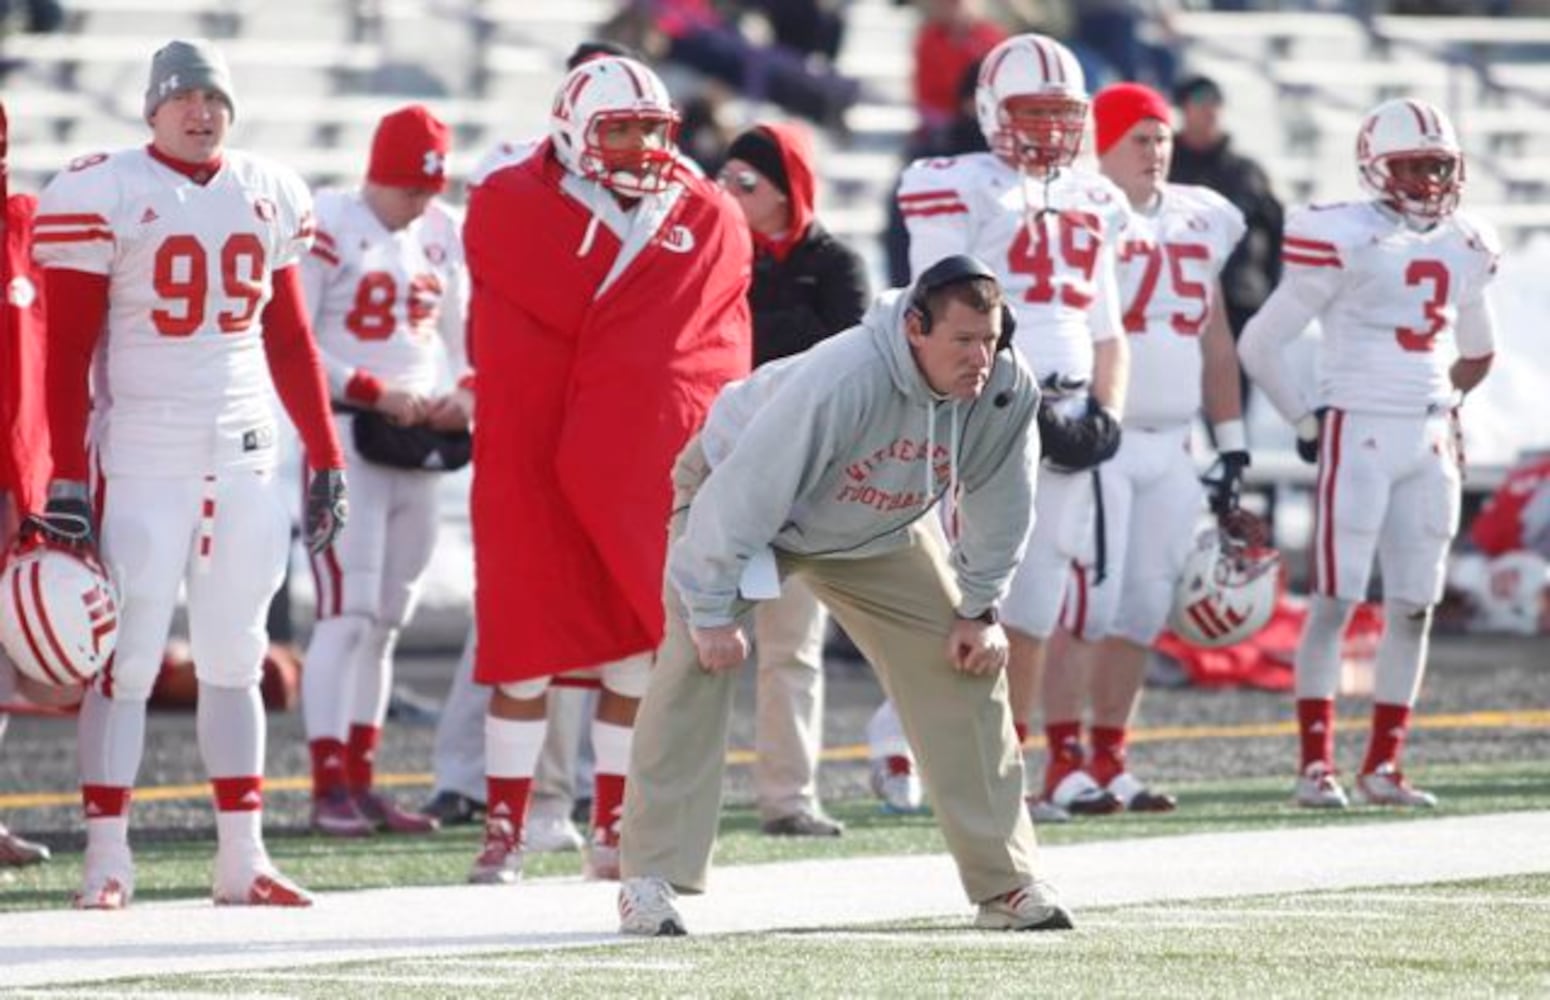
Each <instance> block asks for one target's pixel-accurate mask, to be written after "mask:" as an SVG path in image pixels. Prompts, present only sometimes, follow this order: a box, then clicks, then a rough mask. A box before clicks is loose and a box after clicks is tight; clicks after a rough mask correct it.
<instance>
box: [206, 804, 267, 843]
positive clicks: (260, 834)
mask: <svg viewBox="0 0 1550 1000" xmlns="http://www.w3.org/2000/svg"><path fill="white" fill-rule="evenodd" d="M215 834H216V838H217V839H216V843H217V844H218V845H219V850H222V851H227V850H239V851H245V852H251V851H257V852H259V853H262V852H263V850H264V811H263V810H262V809H246V810H243V811H242V812H218V813H216V814H215Z"/></svg>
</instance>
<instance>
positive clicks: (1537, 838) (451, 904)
mask: <svg viewBox="0 0 1550 1000" xmlns="http://www.w3.org/2000/svg"><path fill="white" fill-rule="evenodd" d="M1547 845H1550V811H1544V812H1521V813H1505V814H1496V815H1485V816H1465V817H1439V818H1436V819H1417V820H1414V821H1410V822H1389V823H1374V824H1359V825H1352V826H1338V827H1330V828H1324V829H1307V828H1303V829H1295V830H1270V831H1256V832H1247V833H1209V834H1192V835H1188V836H1180V837H1144V838H1136V839H1131V840H1118V841H1102V842H1098V843H1091V844H1076V845H1069V846H1064V847H1050V848H1044V849H1042V854H1041V857H1042V863H1043V864H1044V866H1045V868H1046V870H1047V872H1048V875H1049V877H1050V878H1052V879H1053V880H1055V881H1056V883H1057V884H1058V885H1059V886H1060V887H1061V889H1062V891H1063V893H1064V896H1065V899H1066V902H1067V904H1068V905H1069V906H1070V907H1071V908H1072V909H1073V910H1074V911H1075V915H1076V920H1077V923H1078V925H1080V923H1081V920H1082V911H1083V910H1085V909H1090V908H1093V907H1099V906H1116V905H1124V904H1136V903H1158V902H1165V901H1173V900H1201V899H1220V898H1227V897H1236V896H1251V895H1261V894H1266V893H1288V892H1305V891H1311V890H1333V889H1351V888H1382V887H1390V886H1403V885H1418V884H1425V883H1429V882H1446V881H1458V880H1463V879H1476V878H1489V877H1495V876H1503V875H1518V874H1527V873H1535V872H1550V846H1547ZM616 891H617V890H616V887H615V886H613V885H611V884H604V883H587V882H582V881H580V880H579V879H578V878H565V879H539V880H534V881H531V882H527V883H524V884H522V885H518V886H515V887H488V886H451V887H432V888H411V889H376V890H367V891H360V892H339V893H328V894H325V895H323V896H321V897H320V898H319V900H318V903H317V905H316V906H314V907H313V908H311V909H310V910H267V909H249V908H244V907H212V906H210V905H209V904H208V903H204V902H202V901H194V900H186V901H179V902H170V903H147V904H140V905H137V906H135V907H133V908H131V909H129V910H127V911H124V912H120V913H93V912H84V913H83V912H75V911H70V910H50V911H39V912H28V913H14V914H3V915H0V988H14V987H27V986H44V985H56V984H61V983H80V982H89V981H97V980H103V979H109V978H119V977H126V976H148V975H168V974H176V973H191V972H220V971H233V972H235V971H240V970H252V969H266V968H267V969H286V970H290V971H292V972H294V971H295V970H297V969H299V968H302V967H305V966H308V965H319V964H324V963H335V962H345V961H351V960H361V959H373V958H387V957H416V956H426V957H432V956H450V955H467V954H477V953H480V952H492V951H512V950H521V949H539V948H556V947H574V946H578V945H587V944H604V943H608V942H616V941H620V940H622V939H621V938H619V936H618V934H617V933H616V931H617V927H618V924H617V917H616V914H615V910H614V899H615V893H616ZM680 909H681V912H682V913H683V916H684V920H685V922H686V923H687V924H688V926H689V930H690V933H693V934H697V935H706V934H728V933H736V932H743V931H767V930H777V929H796V928H815V927H844V926H853V925H857V924H867V923H877V922H882V921H892V920H904V919H910V918H919V917H942V916H960V917H962V918H963V919H964V921H965V922H966V923H967V921H968V920H969V919H970V917H971V916H972V913H973V910H972V908H971V907H970V906H969V904H968V903H967V902H966V901H965V899H964V896H963V890H962V888H961V887H960V885H959V883H958V879H957V875H956V871H955V869H954V868H953V865H952V862H951V860H950V859H949V858H948V857H947V856H946V855H941V854H937V855H921V856H910V857H877V858H853V859H837V860H833V861H800V862H781V863H772V864H762V865H745V866H738V867H728V868H721V869H718V870H717V871H716V872H715V874H714V884H713V886H712V889H711V892H710V893H708V894H706V895H703V896H689V897H683V898H682V900H681V906H680Z"/></svg>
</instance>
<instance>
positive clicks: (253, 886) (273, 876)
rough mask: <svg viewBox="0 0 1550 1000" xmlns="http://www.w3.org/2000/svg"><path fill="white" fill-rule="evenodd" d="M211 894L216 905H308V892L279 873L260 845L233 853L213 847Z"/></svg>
mask: <svg viewBox="0 0 1550 1000" xmlns="http://www.w3.org/2000/svg"><path fill="white" fill-rule="evenodd" d="M232 853H233V854H235V853H236V852H232ZM212 895H213V896H214V898H215V905H216V906H288V907H306V906H311V905H312V894H311V893H310V892H308V891H307V890H305V889H303V888H302V887H301V886H299V885H297V884H296V883H295V882H292V881H291V880H290V879H288V878H286V877H285V876H284V875H281V874H280V872H279V869H277V868H275V866H274V862H272V861H270V860H269V855H268V854H267V853H266V852H264V850H263V849H262V848H260V849H259V850H258V852H257V853H256V854H255V853H251V852H245V853H243V854H241V855H238V856H235V857H233V856H231V855H230V854H228V855H226V856H223V855H222V853H221V852H220V851H217V852H216V854H215V888H214V891H213V893H212Z"/></svg>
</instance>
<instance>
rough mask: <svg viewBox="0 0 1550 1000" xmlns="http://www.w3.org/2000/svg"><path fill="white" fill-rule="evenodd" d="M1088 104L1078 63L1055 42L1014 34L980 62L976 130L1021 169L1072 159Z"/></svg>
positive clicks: (1046, 166) (1079, 142)
mask: <svg viewBox="0 0 1550 1000" xmlns="http://www.w3.org/2000/svg"><path fill="white" fill-rule="evenodd" d="M1009 102H1010V104H1009ZM1087 103H1088V102H1087V81H1086V80H1085V79H1084V78H1083V76H1082V67H1081V64H1080V63H1078V62H1077V61H1076V56H1074V55H1072V54H1071V50H1070V49H1068V48H1066V47H1065V46H1064V45H1062V44H1060V43H1059V42H1057V41H1055V40H1054V39H1053V38H1046V37H1045V36H1043V35H1034V34H1027V35H1013V36H1012V37H1011V38H1008V39H1007V40H1006V41H1004V42H1002V43H1001V44H1000V45H997V46H996V47H995V48H993V49H991V50H990V53H989V54H988V55H986V56H985V58H984V60H983V61H982V62H981V63H980V74H979V84H978V86H977V87H976V88H975V91H974V107H975V111H976V112H977V114H978V115H979V123H980V131H981V132H983V133H985V141H986V142H987V143H989V144H990V148H991V151H992V152H994V153H995V154H996V155H997V156H1000V157H1002V158H1003V159H1006V160H1009V161H1011V162H1013V163H1015V164H1017V165H1018V166H1020V167H1035V168H1039V169H1049V168H1052V167H1063V166H1067V165H1069V164H1070V163H1071V162H1072V161H1073V160H1075V159H1076V154H1077V151H1078V150H1080V149H1081V148H1082V132H1083V130H1084V129H1085V128H1086V127H1087ZM1014 111H1015V112H1016V114H1015V117H1014Z"/></svg>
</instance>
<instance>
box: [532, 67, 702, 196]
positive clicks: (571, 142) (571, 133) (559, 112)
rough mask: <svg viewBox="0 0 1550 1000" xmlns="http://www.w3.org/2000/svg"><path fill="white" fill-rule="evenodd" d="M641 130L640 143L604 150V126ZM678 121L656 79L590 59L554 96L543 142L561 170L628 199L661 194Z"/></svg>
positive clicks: (674, 158)
mask: <svg viewBox="0 0 1550 1000" xmlns="http://www.w3.org/2000/svg"><path fill="white" fill-rule="evenodd" d="M615 123H638V124H640V125H641V126H644V131H645V135H644V141H643V142H642V143H641V144H640V145H639V146H632V147H629V148H618V149H612V148H607V146H606V145H605V141H604V139H603V136H602V131H603V130H604V129H605V128H606V127H608V126H609V125H610V124H615ZM678 123H679V116H678V112H677V111H675V110H674V109H673V102H672V99H671V98H670V97H669V96H668V93H667V87H666V86H665V85H664V84H663V83H662V80H661V78H660V77H658V76H657V75H656V74H655V73H653V72H652V71H651V70H650V69H648V68H647V67H645V66H643V65H641V64H640V63H638V62H636V61H635V60H633V59H622V58H609V59H593V60H591V61H589V62H585V63H582V64H581V65H580V66H577V67H576V68H575V69H573V70H571V72H570V75H569V76H567V77H566V78H565V82H564V83H562V84H560V90H559V93H558V94H556V95H555V99H554V108H553V110H552V111H551V112H550V114H549V137H550V138H551V139H552V140H553V142H554V152H555V155H556V156H557V157H559V160H560V163H562V164H563V165H564V166H565V169H567V170H569V171H570V172H571V173H574V174H577V175H578V176H581V177H585V178H587V179H589V180H594V181H597V182H598V183H599V184H602V185H603V186H604V187H607V188H609V189H610V190H612V191H615V192H617V193H619V194H621V195H624V196H625V197H628V198H639V197H641V196H643V195H648V194H656V193H658V192H661V191H664V190H666V189H667V186H668V184H669V183H670V182H671V180H672V172H673V169H672V168H673V165H674V163H676V162H677V153H676V151H675V150H676V145H675V144H676V141H677V134H678Z"/></svg>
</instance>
